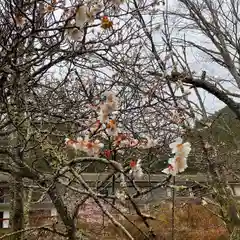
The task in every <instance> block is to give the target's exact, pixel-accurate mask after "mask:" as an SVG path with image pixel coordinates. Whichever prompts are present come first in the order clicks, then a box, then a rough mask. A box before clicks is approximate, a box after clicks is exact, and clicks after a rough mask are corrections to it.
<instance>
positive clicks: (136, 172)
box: [129, 159, 143, 179]
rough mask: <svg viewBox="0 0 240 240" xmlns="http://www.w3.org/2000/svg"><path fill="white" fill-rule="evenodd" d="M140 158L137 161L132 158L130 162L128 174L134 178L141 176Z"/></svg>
mask: <svg viewBox="0 0 240 240" xmlns="http://www.w3.org/2000/svg"><path fill="white" fill-rule="evenodd" d="M141 161H142V160H141V159H138V160H137V161H134V160H132V161H131V162H130V167H131V170H130V172H129V174H130V175H131V176H132V177H133V178H134V179H136V178H141V177H142V176H143V170H142V164H141Z"/></svg>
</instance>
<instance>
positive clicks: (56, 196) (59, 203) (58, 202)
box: [48, 183, 77, 240]
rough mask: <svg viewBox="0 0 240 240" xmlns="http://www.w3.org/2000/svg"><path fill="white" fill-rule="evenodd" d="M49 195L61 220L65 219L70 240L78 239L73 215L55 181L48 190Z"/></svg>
mask: <svg viewBox="0 0 240 240" xmlns="http://www.w3.org/2000/svg"><path fill="white" fill-rule="evenodd" d="M48 195H49V196H50V198H51V200H52V203H53V204H54V206H55V208H56V210H57V212H58V214H59V216H60V217H61V220H62V221H63V223H64V225H65V228H66V232H67V235H68V240H76V239H77V238H76V226H75V221H74V219H73V218H72V217H71V215H70V213H69V212H68V210H67V207H66V206H65V204H64V202H63V199H62V197H61V194H60V193H59V192H58V190H57V185H56V183H53V184H52V186H51V188H49V190H48Z"/></svg>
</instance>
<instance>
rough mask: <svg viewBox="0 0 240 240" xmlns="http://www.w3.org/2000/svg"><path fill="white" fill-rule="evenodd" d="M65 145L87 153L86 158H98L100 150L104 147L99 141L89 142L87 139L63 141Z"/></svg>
mask: <svg viewBox="0 0 240 240" xmlns="http://www.w3.org/2000/svg"><path fill="white" fill-rule="evenodd" d="M65 144H66V145H67V146H68V147H72V148H73V149H75V150H80V151H82V152H85V153H87V155H88V156H94V157H97V156H99V153H100V150H101V149H102V148H103V147H104V144H103V143H101V142H100V141H99V140H95V141H91V140H89V139H88V138H87V137H85V139H83V138H81V137H80V138H77V140H71V139H69V138H66V139H65Z"/></svg>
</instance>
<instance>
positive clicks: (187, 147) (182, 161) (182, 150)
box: [162, 138, 191, 176]
mask: <svg viewBox="0 0 240 240" xmlns="http://www.w3.org/2000/svg"><path fill="white" fill-rule="evenodd" d="M182 142H183V140H182V138H177V139H176V140H175V142H173V143H171V144H170V145H169V147H170V148H171V149H172V153H174V154H175V155H174V157H173V158H170V159H169V160H168V163H169V165H168V167H167V168H165V169H164V170H163V171H162V172H163V173H166V174H171V175H173V176H176V175H177V174H178V173H181V172H184V171H185V169H186V168H187V167H188V166H187V157H188V155H189V153H190V151H191V144H190V143H189V142H186V143H182Z"/></svg>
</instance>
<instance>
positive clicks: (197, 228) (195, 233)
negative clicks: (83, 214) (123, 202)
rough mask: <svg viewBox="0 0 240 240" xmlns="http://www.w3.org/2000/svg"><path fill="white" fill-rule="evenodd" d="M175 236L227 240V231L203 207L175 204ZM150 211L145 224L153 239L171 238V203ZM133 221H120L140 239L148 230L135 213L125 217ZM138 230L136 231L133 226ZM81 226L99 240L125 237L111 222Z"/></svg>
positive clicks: (196, 239) (143, 237) (183, 239)
mask: <svg viewBox="0 0 240 240" xmlns="http://www.w3.org/2000/svg"><path fill="white" fill-rule="evenodd" d="M175 212H176V214H175V226H176V228H175V239H176V240H188V239H191V240H192V239H194V240H202V239H204V240H216V239H228V238H227V230H226V228H225V227H224V224H223V223H222V222H221V221H220V220H219V219H218V218H217V217H216V216H214V215H213V214H211V213H210V212H209V211H208V210H207V209H205V208H204V207H203V206H198V205H193V204H188V205H185V206H184V207H182V206H181V207H177V208H176V210H175ZM152 214H153V215H154V216H155V217H156V220H149V221H148V222H149V225H150V226H151V227H152V229H153V231H154V233H155V234H156V238H155V239H156V240H168V239H171V206H169V205H167V204H165V205H164V206H161V207H158V208H157V209H155V210H154V211H153V212H152ZM129 218H130V219H131V220H132V222H133V224H131V223H129V222H128V221H126V220H121V223H122V224H123V225H124V226H125V228H126V229H127V230H128V231H129V232H130V233H131V234H132V236H133V237H134V238H135V239H136V240H144V239H146V237H145V236H144V234H143V233H141V231H142V232H144V233H145V235H148V229H147V228H146V226H145V225H144V224H143V222H142V221H141V220H140V219H139V217H136V216H129ZM134 225H135V226H138V228H140V229H141V231H139V230H138V229H137V228H136V227H135V226H134ZM80 227H81V229H84V230H86V231H87V232H88V234H90V235H91V239H99V240H101V239H102V240H103V239H104V240H113V239H115V240H117V239H125V237H124V235H123V233H122V232H120V231H119V230H118V229H116V228H115V227H114V226H112V225H111V224H110V225H108V226H106V227H104V226H103V225H100V224H99V225H97V224H94V225H92V226H91V225H90V224H83V223H82V224H81V225H80Z"/></svg>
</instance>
